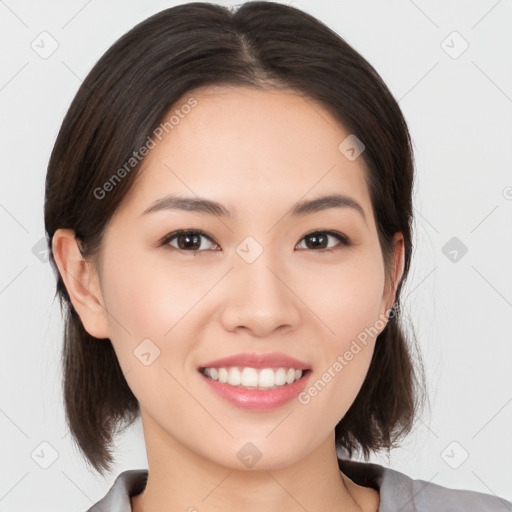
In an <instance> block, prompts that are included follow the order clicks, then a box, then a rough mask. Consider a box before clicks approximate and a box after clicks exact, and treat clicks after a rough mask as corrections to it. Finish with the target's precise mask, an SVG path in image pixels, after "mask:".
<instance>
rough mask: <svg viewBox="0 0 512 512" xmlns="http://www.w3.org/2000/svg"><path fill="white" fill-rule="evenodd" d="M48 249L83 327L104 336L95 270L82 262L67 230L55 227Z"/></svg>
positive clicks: (105, 318)
mask: <svg viewBox="0 0 512 512" xmlns="http://www.w3.org/2000/svg"><path fill="white" fill-rule="evenodd" d="M52 252H53V257H54V259H55V263H56V264H57V268H58V270H59V273H60V275H61V277H62V280H63V281H64V285H65V287H66V290H67V292H68V295H69V298H70V300H71V303H72V304H73V307H74V309H75V311H76V312H77V313H78V316H79V317H80V319H81V320H82V323H83V326H84V328H85V330H86V331H87V332H88V333H89V334H90V335H91V336H94V337H95V338H108V337H109V328H108V316H107V312H106V309H105V306H104V304H103V297H102V295H101V288H100V285H99V284H100V283H99V279H98V275H97V272H96V269H95V268H94V265H93V263H92V262H89V261H86V260H85V259H84V258H83V257H82V255H81V253H80V250H79V248H78V243H77V240H76V237H75V233H74V231H73V230H71V229H58V230H57V231H56V232H55V234H54V236H53V240H52Z"/></svg>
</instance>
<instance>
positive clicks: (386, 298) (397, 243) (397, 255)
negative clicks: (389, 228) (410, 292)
mask: <svg viewBox="0 0 512 512" xmlns="http://www.w3.org/2000/svg"><path fill="white" fill-rule="evenodd" d="M393 247H394V250H393V258H392V262H391V272H390V274H391V282H389V281H388V282H386V285H385V286H384V293H383V296H382V306H383V308H384V310H383V311H381V313H382V314H383V315H386V312H387V311H389V310H390V309H391V307H392V306H393V303H394V302H395V299H396V290H397V288H398V284H399V283H400V280H401V279H402V275H403V273H404V264H405V244H404V237H403V235H402V233H395V236H394V239H393Z"/></svg>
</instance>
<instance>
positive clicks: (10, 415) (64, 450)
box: [0, 0, 512, 512]
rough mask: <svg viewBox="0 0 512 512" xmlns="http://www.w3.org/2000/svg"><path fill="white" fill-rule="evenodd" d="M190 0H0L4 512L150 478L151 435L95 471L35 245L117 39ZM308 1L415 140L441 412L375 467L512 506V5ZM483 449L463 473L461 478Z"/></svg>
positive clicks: (434, 403)
mask: <svg viewBox="0 0 512 512" xmlns="http://www.w3.org/2000/svg"><path fill="white" fill-rule="evenodd" d="M177 3H183V2H171V1H167V2H164V1H148V2H142V1H140V2H134V1H131V2H128V1H126V0H125V1H121V0H115V1H109V2H98V1H89V2H85V1H83V0H73V1H68V2H56V1H47V2H44V3H43V2H36V1H35V0H32V1H24V2H21V1H15V0H6V1H2V2H0V23H1V28H0V41H1V48H2V55H1V59H2V62H1V70H0V102H1V112H2V117H1V120H2V122H1V137H0V140H1V143H2V153H1V157H2V166H1V172H2V177H1V183H2V187H1V189H0V227H1V230H2V231H1V232H2V251H1V252H0V258H1V261H0V269H1V270H0V307H1V314H2V316H1V324H0V329H1V331H0V340H1V350H2V352H1V358H0V364H1V368H0V370H1V387H0V393H1V394H0V429H1V459H0V461H1V473H0V511H2V512H3V511H14V510H17V511H18V510H25V511H36V510H37V511H52V512H59V511H67V512H69V511H72V510H75V511H84V510H86V509H87V508H88V507H90V506H91V505H92V504H93V503H95V502H96V501H98V500H99V499H100V498H101V497H102V496H103V495H104V494H105V493H106V492H107V490H108V488H110V486H111V484H112V483H113V480H114V478H115V477H116V476H117V475H118V474H119V473H120V472H121V471H123V470H125V469H133V468H142V467H146V458H145V451H144V443H143V437H142V432H141V428H140V424H139V423H138V424H137V425H136V427H135V428H134V429H132V430H131V431H130V432H129V433H128V434H127V435H126V436H125V437H124V438H122V439H120V440H119V450H118V459H117V465H116V466H115V468H114V470H113V472H112V474H111V475H110V476H109V477H107V478H106V479H103V478H102V477H100V476H98V475H96V474H94V473H90V472H89V471H88V470H87V469H86V466H85V463H84V462H83V461H82V459H81V457H80V455H79V454H78V452H77V451H76V449H75V448H74V445H73V444H72V442H71V440H70V435H69V434H68V432H67V429H66V425H65V421H64V415H63V407H62V396H61V388H60V386H61V384H60V366H59V365H60V351H61V345H62V324H61V318H60V310H59V306H58V301H57V300H55V301H54V300H53V295H54V289H55V280H54V276H53V274H52V271H51V268H50V266H49V263H47V262H46V263H45V262H42V261H40V259H39V258H38V257H36V255H35V254H34V253H33V247H34V246H35V245H36V244H37V243H38V242H39V241H40V239H41V238H42V237H43V236H44V227H43V198H44V179H45V173H46V165H47V162H48V158H49V155H50V151H51V149H52V146H53V143H54V140H55V137H56V135H57V131H58V129H59V126H60V123H61V121H62V119H63V116H64V114H65V112H66V110H67V108H68V106H69V104H70V102H71V100H72V99H73V97H74V95H75V93H76V91H77V89H78V87H79V85H80V82H81V80H83V78H84V77H85V76H86V75H87V73H88V72H89V70H90V69H91V68H92V66H93V65H94V63H95V62H96V61H97V60H98V59H99V58H100V56H101V55H102V54H103V53H104V52H105V51H106V50H107V48H108V47H109V46H110V45H111V44H112V43H113V42H114V41H115V40H116V39H117V38H118V37H120V36H121V35H122V34H124V33H125V32H126V31H128V30H129V29H130V28H132V27H133V26H134V25H135V24H136V23H138V22H140V21H142V20H143V19H145V18H146V17H148V16H149V15H151V14H154V13H156V12H158V11H160V10H162V9H165V8H167V7H171V6H173V5H176V4H177ZM234 4H235V3H234V2H224V5H234ZM292 5H294V6H296V7H299V8H302V9H304V10H306V11H307V12H310V13H311V14H313V15H315V16H316V17H318V18H319V19H320V20H322V21H324V22H325V23H327V24H328V25H329V26H330V27H331V28H333V29H334V30H335V31H336V32H337V33H339V34H340V35H341V36H342V37H344V38H345V39H346V40H347V42H348V43H350V44H351V45H352V46H353V47H354V48H355V49H356V50H358V51H359V52H360V53H361V54H362V55H363V56H364V57H365V58H367V59H368V60H369V62H370V63H371V64H372V65H373V66H374V67H375V68H376V70H377V71H378V72H379V73H380V74H381V76H382V78H383V79H384V81H385V82H386V83H387V85H388V86H389V88H390V89H391V91H392V93H393V94H394V96H395V97H396V98H397V100H399V104H400V106H401V108H402V110H403V112H404V115H405V117H406V120H407V121H408V123H409V127H410V130H411V133H412V137H413V139H414V146H415V151H416V165H417V183H416V189H415V198H414V204H415V213H416V221H415V240H414V241H415V252H414V256H413V262H412V269H411V273H410V275H409V280H408V285H407V287H406V288H405V289H404V294H403V298H404V305H405V307H406V311H407V318H408V319H409V320H410V321H411V322H412V323H413V324H414V326H415V331H416V335H417V337H418V341H419V345H420V347H421V351H422V353H423V357H424V359H425V364H426V372H427V379H428V383H429V392H430V402H431V410H430V412H428V410H427V413H426V414H425V415H424V416H423V417H422V418H421V419H420V420H419V421H418V426H417V428H416V429H415V431H414V432H413V433H412V434H411V435H410V436H409V438H408V439H407V442H406V443H404V444H403V446H402V447H401V448H399V449H397V450H394V451H392V452H391V456H390V458H387V457H384V456H380V457H373V458H372V460H373V461H374V462H377V463H380V464H383V465H386V466H389V467H392V468H394V469H396V470H399V471H402V472H404V473H406V474H408V475H409V476H411V477H414V478H421V479H424V480H426V481H432V482H434V483H437V484H440V485H445V486H448V487H456V488H465V489H473V490H476V491H481V492H486V493H489V494H491V493H495V494H497V495H499V496H502V497H504V498H506V499H509V500H512V464H511V461H512V436H511V433H512V386H511V377H510V374H511V368H512V357H511V356H512V343H511V331H512V314H511V313H512V265H511V264H510V262H511V261H512V229H511V224H512V223H511V219H512V200H511V199H512V172H511V169H512V168H511V163H512V144H511V142H512V138H511V132H512V123H511V119H512V65H511V64H512V59H511V51H510V50H511V49H512V31H511V30H510V27H511V26H512V3H511V2H510V1H507V0H503V1H496V0H485V1H478V2H467V1H458V2H454V1H452V2H426V1H419V0H418V1H417V2H413V1H411V0H393V1H387V2H380V1H377V0H373V1H355V0H354V1H336V2H335V1H327V0H322V1H319V0H316V1H315V2H312V1H311V2H307V1H305V0H302V1H299V0H294V1H293V2H292ZM43 31H47V32H49V33H50V34H51V36H52V37H53V38H54V39H55V40H56V41H57V42H58V45H59V46H58V48H57V50H56V51H55V52H54V53H53V54H52V55H51V56H50V57H48V58H47V59H42V58H41V57H40V56H39V55H38V54H37V53H36V52H35V51H34V50H33V49H32V48H31V43H32V41H34V40H36V42H37V40H38V39H37V37H38V36H39V34H40V33H41V32H43ZM453 31H457V32H458V33H459V34H460V36H462V38H463V39H464V40H465V41H467V43H468V44H469V47H468V49H467V50H466V51H465V52H464V53H462V54H461V55H460V56H458V58H452V57H453V55H455V54H456V53H458V52H459V51H460V50H461V49H462V48H463V46H462V45H463V43H464V42H463V40H462V39H461V38H459V37H458V36H456V35H451V36H450V37H448V36H449V35H450V34H452V32H453ZM447 37H448V39H447ZM443 41H445V42H444V43H443ZM445 50H447V51H448V52H451V53H452V56H450V55H449V54H448V53H447V51H445ZM452 237H457V238H458V239H459V240H460V241H461V242H463V243H464V244H465V246H467V248H468V252H467V254H465V255H464V256H463V257H462V258H460V259H459V260H458V261H457V262H452V261H450V259H449V258H448V257H447V256H445V254H444V253H443V251H442V248H443V247H444V245H445V244H446V243H447V242H448V241H449V240H450V239H451V238H452ZM36 247H37V245H36ZM407 318H406V319H407ZM42 442H47V443H49V444H50V445H51V446H52V447H53V448H52V449H53V450H55V451H56V455H57V456H58V457H57V459H56V460H55V462H53V463H52V464H51V465H50V466H49V467H48V468H47V469H43V468H42V467H40V465H38V464H37V463H36V462H35V461H34V460H33V458H32V457H31V453H33V452H34V450H36V452H37V453H40V454H41V453H44V454H45V455H44V457H43V459H44V458H46V460H47V462H48V463H49V462H50V461H51V456H52V453H53V452H52V449H50V448H49V447H48V446H46V445H43V446H42V447H41V446H40V443H42ZM453 442H456V444H451V443H453ZM447 447H448V449H447V450H446V448H447ZM41 450H43V452H41ZM466 452H467V453H468V454H469V458H468V459H467V460H466V461H465V462H464V463H463V464H462V465H460V467H458V469H453V468H452V467H450V465H449V464H448V462H450V464H451V465H452V466H455V465H458V464H460V462H461V461H462V460H463V457H464V456H465V453H466ZM43 462H44V461H43Z"/></svg>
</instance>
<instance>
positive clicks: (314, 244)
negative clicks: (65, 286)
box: [297, 231, 350, 251]
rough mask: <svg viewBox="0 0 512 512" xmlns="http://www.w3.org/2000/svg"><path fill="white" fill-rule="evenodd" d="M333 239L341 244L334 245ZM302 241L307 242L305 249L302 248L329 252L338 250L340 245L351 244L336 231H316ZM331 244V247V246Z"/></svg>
mask: <svg viewBox="0 0 512 512" xmlns="http://www.w3.org/2000/svg"><path fill="white" fill-rule="evenodd" d="M332 239H336V240H338V242H339V244H334V245H332ZM302 240H304V241H305V247H304V246H303V247H301V248H306V249H313V250H317V251H322V250H327V251H329V250H331V249H333V248H336V247H337V246H338V245H341V246H347V245H350V242H349V240H348V238H347V237H346V236H344V235H342V234H341V233H337V232H335V231H315V232H313V233H309V234H308V235H306V236H304V237H303V238H302ZM302 240H301V243H302ZM329 243H331V245H329ZM299 245H300V244H299ZM299 245H297V247H299Z"/></svg>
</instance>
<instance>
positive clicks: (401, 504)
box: [87, 459, 512, 512]
mask: <svg viewBox="0 0 512 512" xmlns="http://www.w3.org/2000/svg"><path fill="white" fill-rule="evenodd" d="M338 465H339V467H340V469H341V470H342V471H343V473H344V474H345V475H347V476H348V477H349V478H350V479H351V480H352V481H353V482H355V483H356V484H358V485H362V486H364V487H372V488H373V489H375V490H377V491H379V495H380V504H379V509H378V512H510V511H511V510H512V502H510V501H507V500H505V499H503V498H500V497H497V496H492V495H490V494H484V493H480V492H475V491H465V490H460V489H449V488H447V487H442V486H440V485H437V484H433V483H429V482H426V481H424V480H413V479H412V478H410V477H408V476H407V475H404V474H403V473H400V472H398V471H395V470H392V469H388V468H385V467H384V466H380V465H379V464H372V463H367V462H356V461H352V460H345V459H338ZM147 478H148V470H146V469H132V470H128V471H124V472H122V473H120V474H119V476H118V477H117V478H116V480H115V482H114V484H113V485H112V487H111V488H110V490H109V491H108V493H107V494H106V495H105V497H104V498H103V499H101V500H100V501H98V502H97V503H96V504H95V505H93V506H92V507H91V508H89V509H88V510H87V512H131V510H132V508H131V505H130V497H132V496H135V495H137V494H139V493H141V492H142V491H143V490H144V488H145V487H146V483H147Z"/></svg>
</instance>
